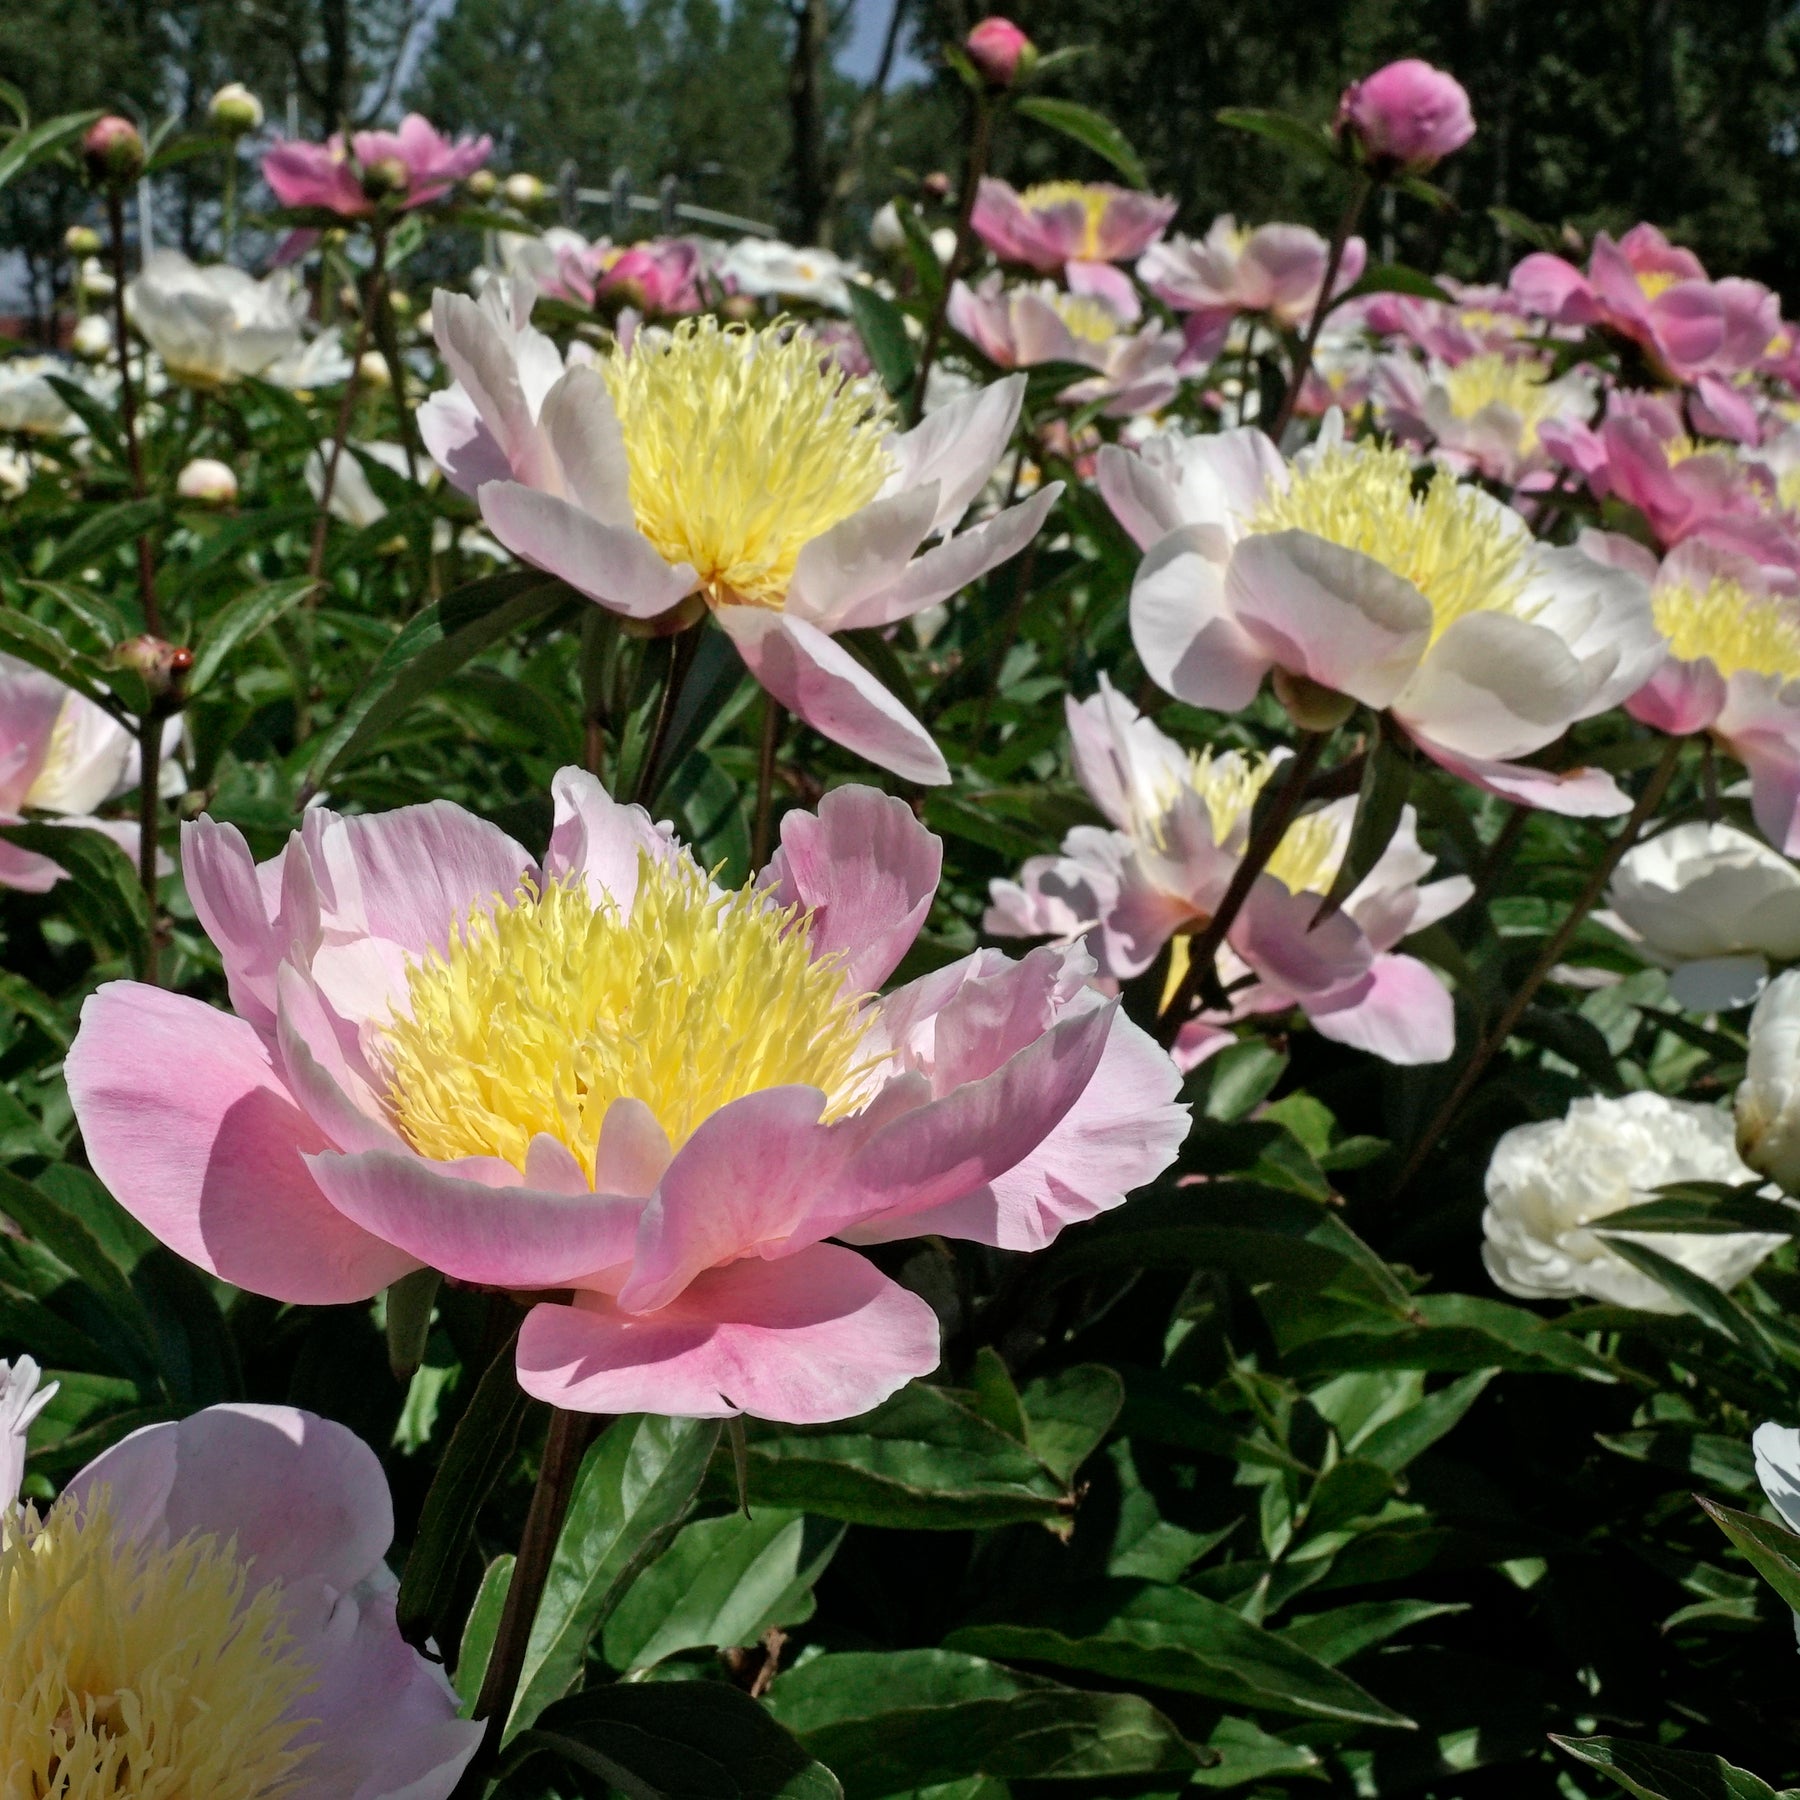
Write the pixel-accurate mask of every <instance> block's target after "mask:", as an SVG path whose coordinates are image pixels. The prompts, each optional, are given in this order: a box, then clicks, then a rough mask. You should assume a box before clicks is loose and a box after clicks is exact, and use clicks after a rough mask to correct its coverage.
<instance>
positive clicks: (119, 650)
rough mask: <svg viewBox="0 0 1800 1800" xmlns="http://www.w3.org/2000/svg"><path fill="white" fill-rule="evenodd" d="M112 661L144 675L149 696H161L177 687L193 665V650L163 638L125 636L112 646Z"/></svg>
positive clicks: (173, 691) (176, 690)
mask: <svg viewBox="0 0 1800 1800" xmlns="http://www.w3.org/2000/svg"><path fill="white" fill-rule="evenodd" d="M113 662H114V663H115V664H116V665H117V666H118V667H119V668H121V669H135V670H136V671H137V672H138V674H140V675H141V676H143V678H144V686H145V687H147V688H148V689H149V690H150V698H151V699H152V700H164V699H167V698H168V696H169V695H170V694H172V693H177V692H178V691H179V688H180V685H181V682H182V679H183V677H184V676H186V674H187V672H188V670H189V669H191V668H192V667H193V666H194V653H193V651H191V650H189V649H188V648H186V646H185V645H182V644H171V643H168V642H167V641H166V640H164V639H163V638H159V637H151V636H150V635H149V633H148V632H146V633H145V634H144V635H143V636H142V637H134V638H127V639H126V640H125V642H124V643H122V644H116V645H114V646H113Z"/></svg>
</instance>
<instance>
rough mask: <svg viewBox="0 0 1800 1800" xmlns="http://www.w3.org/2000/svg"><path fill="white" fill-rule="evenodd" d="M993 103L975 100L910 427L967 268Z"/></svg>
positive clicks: (921, 408) (919, 413)
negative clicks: (952, 236)
mask: <svg viewBox="0 0 1800 1800" xmlns="http://www.w3.org/2000/svg"><path fill="white" fill-rule="evenodd" d="M993 132H994V110H993V103H992V101H990V100H989V99H988V97H987V96H986V95H985V94H977V95H976V96H975V122H974V124H973V125H972V126H971V127H970V129H969V159H968V161H967V162H966V163H965V164H964V166H963V184H962V193H961V194H960V195H959V196H958V198H957V206H956V246H955V248H954V249H952V250H951V252H950V260H949V262H947V263H946V264H945V265H944V285H943V287H942V289H941V290H940V291H939V293H938V297H937V304H936V305H935V306H933V307H932V309H931V323H930V324H929V325H928V326H927V327H926V330H925V347H924V349H923V350H921V351H920V352H919V369H918V373H917V374H916V375H915V376H914V377H913V393H912V406H911V409H910V411H911V419H910V423H912V424H914V425H917V424H918V422H919V421H920V420H921V419H922V418H924V416H925V389H926V387H927V386H928V385H929V384H930V381H931V365H932V364H933V363H934V362H936V361H937V353H938V346H939V344H940V343H941V342H942V341H943V336H944V318H945V315H946V314H947V313H948V312H949V310H950V290H951V288H952V287H954V286H955V285H956V278H957V277H958V276H959V275H960V274H961V273H962V272H963V270H964V268H966V267H967V265H968V261H969V248H970V242H969V241H970V238H971V237H972V236H973V233H972V232H971V231H970V229H969V221H970V219H971V218H972V217H973V216H974V213H975V194H976V190H977V189H978V188H979V187H980V186H981V178H982V176H983V175H985V174H986V173H987V163H988V150H989V147H990V145H991V144H992V142H993Z"/></svg>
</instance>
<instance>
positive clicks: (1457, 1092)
mask: <svg viewBox="0 0 1800 1800" xmlns="http://www.w3.org/2000/svg"><path fill="white" fill-rule="evenodd" d="M1686 742H1687V740H1686V739H1685V738H1680V737H1671V738H1670V739H1669V740H1668V742H1667V743H1666V744H1664V746H1663V752H1662V755H1661V756H1660V757H1659V758H1658V759H1657V763H1656V767H1655V768H1654V769H1652V770H1651V772H1650V779H1649V781H1648V782H1647V783H1646V784H1645V787H1644V791H1643V793H1642V794H1640V795H1639V796H1638V801H1637V804H1636V805H1635V806H1634V807H1633V808H1632V809H1631V816H1630V817H1629V818H1628V819H1626V821H1625V823H1624V825H1623V827H1621V829H1620V831H1619V833H1618V835H1617V836H1616V837H1614V838H1613V840H1612V842H1611V843H1609V844H1608V845H1607V847H1606V850H1605V852H1604V854H1603V855H1602V856H1601V857H1600V860H1599V861H1598V862H1596V863H1595V864H1594V867H1593V869H1592V871H1591V872H1590V873H1589V875H1588V878H1587V882H1586V884H1585V885H1584V886H1583V888H1582V890H1581V892H1580V893H1579V894H1578V895H1577V896H1576V897H1575V903H1574V905H1573V906H1571V907H1570V908H1569V910H1568V912H1567V913H1566V914H1565V915H1564V917H1563V921H1562V923H1561V924H1560V925H1559V926H1557V928H1556V930H1555V931H1553V932H1552V933H1551V934H1550V936H1549V937H1548V938H1547V939H1546V940H1545V943H1544V947H1543V949H1542V950H1540V951H1539V952H1538V957H1537V961H1536V962H1534V963H1533V964H1532V965H1531V969H1530V972H1529V973H1528V974H1527V975H1526V977H1525V979H1524V980H1523V981H1521V982H1520V983H1519V984H1518V986H1517V987H1515V988H1514V989H1513V992H1512V997H1511V998H1510V999H1509V1000H1508V1001H1507V1003H1506V1006H1505V1008H1504V1009H1503V1010H1502V1012H1501V1014H1500V1017H1499V1018H1498V1019H1496V1020H1495V1021H1494V1024H1493V1026H1492V1028H1491V1029H1490V1030H1489V1031H1488V1033H1487V1035H1486V1036H1485V1037H1483V1038H1482V1040H1481V1042H1480V1043H1479V1044H1478V1045H1476V1047H1475V1052H1474V1054H1473V1055H1472V1056H1471V1057H1470V1058H1469V1060H1468V1061H1467V1062H1466V1063H1465V1064H1464V1065H1463V1070H1462V1073H1461V1074H1460V1075H1459V1076H1457V1078H1456V1085H1455V1086H1454V1087H1453V1088H1451V1090H1450V1092H1449V1093H1448V1094H1446V1095H1445V1096H1444V1100H1443V1104H1442V1105H1440V1106H1439V1107H1438V1109H1437V1111H1436V1112H1435V1113H1433V1114H1432V1116H1431V1122H1430V1123H1429V1124H1428V1125H1427V1126H1426V1127H1425V1129H1424V1131H1423V1132H1421V1133H1420V1135H1419V1141H1418V1142H1417V1143H1416V1144H1415V1145H1414V1146H1413V1150H1412V1154H1411V1155H1410V1156H1409V1157H1408V1158H1407V1159H1406V1166H1405V1167H1404V1168H1403V1169H1402V1170H1401V1171H1400V1178H1399V1180H1398V1181H1396V1182H1395V1183H1394V1193H1395V1195H1396V1196H1398V1195H1399V1194H1401V1193H1403V1192H1404V1191H1405V1189H1406V1188H1407V1187H1408V1186H1409V1185H1410V1184H1411V1182H1412V1180H1413V1178H1414V1177H1415V1176H1416V1175H1417V1174H1418V1173H1419V1171H1420V1169H1422V1168H1423V1167H1424V1166H1425V1162H1426V1160H1427V1158H1429V1157H1430V1155H1431V1153H1432V1152H1433V1151H1434V1150H1435V1149H1436V1148H1437V1146H1438V1142H1439V1140H1440V1139H1441V1138H1442V1137H1443V1135H1444V1133H1445V1132H1446V1131H1448V1130H1449V1129H1450V1127H1451V1125H1452V1124H1453V1123H1454V1122H1455V1120H1456V1115H1457V1114H1458V1113H1459V1112H1460V1111H1461V1110H1462V1106H1463V1102H1464V1101H1465V1100H1467V1099H1468V1097H1469V1095H1470V1094H1471V1093H1473V1092H1474V1090H1475V1084H1476V1082H1478V1081H1479V1080H1480V1079H1481V1077H1482V1074H1483V1072H1484V1071H1485V1070H1486V1068H1487V1066H1488V1064H1489V1063H1490V1062H1492V1061H1493V1060H1494V1058H1495V1057H1496V1056H1497V1055H1498V1054H1499V1053H1500V1051H1501V1050H1502V1049H1503V1048H1504V1047H1505V1044H1506V1040H1507V1039H1508V1038H1509V1037H1511V1036H1512V1034H1513V1028H1514V1027H1515V1026H1516V1025H1517V1024H1518V1023H1519V1021H1520V1019H1522V1018H1523V1017H1524V1016H1525V1009H1526V1008H1527V1007H1528V1006H1530V1004H1531V1002H1532V1000H1533V999H1534V998H1535V997H1536V995H1537V991H1538V989H1539V988H1540V987H1542V986H1543V984H1544V979H1545V977H1546V976H1547V975H1548V974H1549V973H1550V971H1551V970H1552V969H1553V968H1555V967H1556V965H1557V964H1558V963H1559V962H1560V961H1561V960H1562V956H1563V952H1564V951H1565V950H1567V949H1568V947H1569V944H1570V942H1571V941H1572V940H1573V938H1574V936H1575V933H1576V932H1577V931H1578V930H1579V929H1580V927H1581V922H1582V920H1583V919H1585V918H1586V917H1587V916H1588V914H1589V913H1590V912H1591V911H1592V910H1593V907H1594V903H1595V902H1596V901H1597V900H1598V899H1599V898H1600V896H1601V895H1602V894H1603V893H1604V892H1605V891H1606V884H1607V882H1609V881H1610V880H1611V879H1612V874H1613V871H1614V870H1615V869H1616V868H1617V867H1618V866H1619V863H1620V861H1621V859H1622V858H1623V857H1624V855H1625V852H1626V851H1627V850H1629V849H1630V848H1631V846H1632V845H1633V844H1635V843H1636V842H1637V841H1638V837H1639V835H1640V834H1641V833H1642V831H1643V829H1644V827H1645V825H1646V824H1648V823H1649V820H1650V817H1651V815H1652V814H1653V813H1654V812H1655V811H1656V809H1657V807H1658V806H1659V805H1660V804H1661V803H1662V797H1663V795H1664V794H1665V793H1667V792H1668V788H1669V782H1670V780H1671V779H1672V778H1673V777H1674V774H1675V765H1676V763H1677V762H1678V761H1679V760H1680V758H1681V749H1682V745H1683V744H1685V743H1686Z"/></svg>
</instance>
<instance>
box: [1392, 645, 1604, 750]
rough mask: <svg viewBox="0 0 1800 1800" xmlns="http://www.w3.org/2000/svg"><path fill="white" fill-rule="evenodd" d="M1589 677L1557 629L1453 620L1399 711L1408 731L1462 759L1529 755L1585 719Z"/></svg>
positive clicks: (1396, 707) (1398, 705)
mask: <svg viewBox="0 0 1800 1800" xmlns="http://www.w3.org/2000/svg"><path fill="white" fill-rule="evenodd" d="M1589 691H1590V683H1589V679H1588V676H1587V674H1586V671H1585V670H1584V669H1583V667H1582V665H1581V664H1580V663H1579V662H1578V661H1577V660H1576V658H1575V655H1574V653H1573V652H1572V651H1571V650H1570V648H1569V646H1568V645H1567V644H1566V643H1565V642H1564V641H1563V640H1562V638H1560V637H1559V636H1557V634H1556V633H1555V632H1553V631H1550V630H1548V629H1547V628H1545V627H1544V626H1541V625H1534V624H1531V623H1529V622H1528V621H1526V620H1524V619H1516V618H1513V617H1512V616H1511V615H1510V614H1508V613H1499V612H1472V613H1465V614H1464V615H1463V616H1462V617H1461V618H1460V619H1457V620H1455V621H1454V622H1453V623H1452V624H1451V625H1450V626H1449V627H1448V629H1447V630H1445V631H1444V633H1443V634H1442V636H1440V637H1439V638H1438V640H1437V641H1436V642H1435V643H1434V644H1433V645H1432V646H1431V648H1430V649H1429V650H1428V651H1427V652H1426V654H1425V657H1424V660H1423V661H1422V662H1421V663H1420V664H1419V669H1418V673H1417V674H1416V675H1415V676H1414V677H1413V678H1412V680H1411V681H1410V682H1408V683H1407V684H1406V689H1405V691H1404V693H1402V694H1401V695H1400V696H1399V699H1398V700H1397V702H1396V703H1395V705H1394V709H1393V710H1394V716H1395V717H1396V718H1398V719H1399V720H1400V721H1401V722H1402V723H1403V724H1405V725H1406V726H1407V727H1408V729H1409V730H1413V731H1414V732H1416V733H1417V734H1419V735H1421V736H1425V737H1429V738H1430V739H1431V740H1432V741H1433V742H1434V743H1437V744H1442V745H1446V746H1448V747H1449V748H1450V749H1452V750H1454V751H1455V752H1456V754H1458V755H1459V756H1465V757H1470V758H1476V759H1488V760H1503V759H1508V758H1511V757H1515V756H1525V755H1528V754H1529V753H1530V752H1531V751H1533V750H1538V749H1541V748H1542V747H1543V746H1544V745H1545V744H1548V743H1549V742H1550V741H1551V740H1552V739H1554V738H1557V737H1560V736H1561V735H1562V733H1563V732H1564V731H1565V730H1566V729H1567V728H1568V726H1569V724H1570V723H1571V721H1573V720H1575V719H1578V718H1580V717H1581V716H1582V708H1583V706H1584V704H1585V702H1586V700H1587V697H1588V694H1589Z"/></svg>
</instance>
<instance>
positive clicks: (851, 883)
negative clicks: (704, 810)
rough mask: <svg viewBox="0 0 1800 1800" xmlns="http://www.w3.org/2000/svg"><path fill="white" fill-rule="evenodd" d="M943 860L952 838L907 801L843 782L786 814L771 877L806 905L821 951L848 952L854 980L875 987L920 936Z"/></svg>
mask: <svg viewBox="0 0 1800 1800" xmlns="http://www.w3.org/2000/svg"><path fill="white" fill-rule="evenodd" d="M943 863H944V845H943V840H942V839H940V838H939V837H937V836H936V835H935V834H934V833H932V832H929V831H927V830H926V829H925V827H924V826H923V825H921V824H920V823H919V821H918V820H917V819H916V818H915V817H914V816H913V810H912V808H911V807H910V806H908V805H907V804H906V802H905V801H904V800H895V799H893V798H891V797H890V796H888V795H886V794H883V793H881V792H879V791H878V790H877V789H875V788H866V787H842V788H834V789H833V790H832V791H831V792H830V793H828V794H827V795H826V796H825V797H824V798H823V799H822V800H821V801H820V802H819V810H818V812H817V814H813V813H808V812H800V811H798V810H796V811H794V812H790V813H786V814H784V815H783V817H782V821H781V848H780V849H778V850H777V851H776V852H775V855H774V856H773V857H772V858H771V859H770V862H769V867H768V871H767V873H766V874H765V876H764V886H765V887H766V889H767V891H768V892H769V893H770V895H771V896H772V897H773V899H774V900H775V902H776V904H777V905H780V906H794V905H799V906H803V907H805V908H806V910H807V911H808V912H809V913H810V914H811V915H812V917H811V920H810V923H809V925H808V936H809V941H810V942H811V944H812V949H813V954H814V955H815V956H828V955H833V954H836V955H841V956H842V957H843V958H844V984H845V986H846V987H848V988H849V989H851V990H852V991H853V992H855V993H869V992H872V991H873V990H874V989H876V988H878V987H880V985H881V984H882V983H883V982H884V981H886V980H887V978H888V977H889V976H890V975H891V974H893V972H894V970H895V969H896V968H897V967H898V966H899V963H900V959H901V958H902V957H903V956H904V955H905V954H906V952H907V951H908V950H909V949H910V948H911V946H912V941H913V939H914V938H916V937H917V936H918V935H919V930H920V928H921V927H922V926H923V925H924V923H925V919H926V915H927V914H928V913H929V912H930V911H931V902H932V900H933V898H934V897H935V895H936V893H937V884H938V876H939V874H940V873H941V872H942V869H943Z"/></svg>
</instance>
